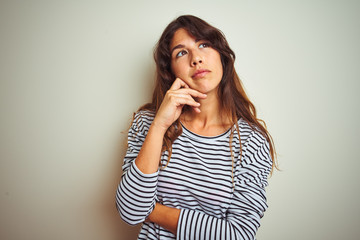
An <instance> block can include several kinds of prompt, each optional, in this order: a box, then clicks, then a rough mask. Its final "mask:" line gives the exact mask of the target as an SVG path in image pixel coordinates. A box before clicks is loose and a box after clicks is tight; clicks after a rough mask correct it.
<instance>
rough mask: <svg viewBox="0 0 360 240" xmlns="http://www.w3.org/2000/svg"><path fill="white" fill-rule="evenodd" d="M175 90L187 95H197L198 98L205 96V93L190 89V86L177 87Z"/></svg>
mask: <svg viewBox="0 0 360 240" xmlns="http://www.w3.org/2000/svg"><path fill="white" fill-rule="evenodd" d="M177 92H179V93H183V94H184V93H185V94H188V95H191V96H192V97H198V98H206V96H207V95H206V94H204V93H201V92H199V91H197V90H194V89H191V88H183V89H178V90H177Z"/></svg>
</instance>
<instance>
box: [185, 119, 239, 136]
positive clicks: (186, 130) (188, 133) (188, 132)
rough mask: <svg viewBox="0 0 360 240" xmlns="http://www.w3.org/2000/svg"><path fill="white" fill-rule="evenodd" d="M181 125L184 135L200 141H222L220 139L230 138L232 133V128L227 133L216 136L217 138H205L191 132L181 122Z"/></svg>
mask: <svg viewBox="0 0 360 240" xmlns="http://www.w3.org/2000/svg"><path fill="white" fill-rule="evenodd" d="M180 124H181V126H182V128H183V133H185V134H186V135H187V136H189V137H192V138H195V139H199V140H215V139H220V138H226V137H228V136H229V134H230V132H231V128H232V127H230V128H229V129H228V130H226V131H225V132H223V133H220V134H218V135H215V136H203V135H199V134H196V133H194V132H192V131H190V130H189V129H187V128H186V127H185V126H184V124H183V123H182V122H181V121H180Z"/></svg>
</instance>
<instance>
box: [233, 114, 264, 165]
mask: <svg viewBox="0 0 360 240" xmlns="http://www.w3.org/2000/svg"><path fill="white" fill-rule="evenodd" d="M238 125H239V130H240V138H241V144H242V151H243V155H245V156H247V157H250V156H256V157H257V158H261V159H262V160H266V161H269V160H271V159H270V146H269V142H268V140H267V139H266V137H265V136H264V134H263V133H262V132H261V131H260V130H259V129H258V128H257V127H255V126H250V125H249V123H247V122H246V121H245V120H243V119H240V120H239V121H238Z"/></svg>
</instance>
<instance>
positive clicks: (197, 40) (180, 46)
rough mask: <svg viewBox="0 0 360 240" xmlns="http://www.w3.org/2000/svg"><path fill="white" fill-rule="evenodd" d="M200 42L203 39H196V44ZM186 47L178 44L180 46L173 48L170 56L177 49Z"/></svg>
mask: <svg viewBox="0 0 360 240" xmlns="http://www.w3.org/2000/svg"><path fill="white" fill-rule="evenodd" d="M199 41H201V39H195V43H197V42H199ZM184 47H185V45H183V44H178V45H176V46H175V47H173V48H172V49H171V52H170V55H172V53H173V52H174V51H175V50H176V49H179V48H184Z"/></svg>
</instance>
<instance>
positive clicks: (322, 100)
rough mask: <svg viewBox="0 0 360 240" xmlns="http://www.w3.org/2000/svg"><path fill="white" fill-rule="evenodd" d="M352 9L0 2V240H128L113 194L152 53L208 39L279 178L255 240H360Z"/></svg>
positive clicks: (358, 28) (326, 4)
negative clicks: (190, 28)
mask: <svg viewBox="0 0 360 240" xmlns="http://www.w3.org/2000/svg"><path fill="white" fill-rule="evenodd" d="M359 12H360V3H359V1H340V0H339V1H329V0H328V1H325V0H324V1H319V0H318V1H310V0H306V1H285V0H284V1H279V0H275V1H266V0H254V1H245V0H242V1H184V0H183V1H172V0H167V1H165V0H164V1H145V0H144V1H139V0H133V1H115V0H114V1H110V0H105V1H104V0H102V1H100V0H98V1H85V0H78V1H76V0H64V1H35V0H31V1H25V0H24V1H10V0H9V1H4V0H1V1H0V122H1V125H0V154H1V155H0V208H1V209H0V228H1V229H0V239H2V240H18V239H19V240H20V239H21V240H22V239H26V240H32V239H34V240H35V239H36V240H38V239H52V240H57V239H67V240H72V239H102V240H111V239H114V240H115V239H124V240H125V239H135V238H136V235H137V231H138V228H137V227H130V226H127V225H126V224H125V223H123V222H122V221H121V220H120V217H119V216H118V213H117V211H116V208H115V203H114V199H115V191H116V187H117V184H118V182H119V180H120V175H121V164H122V158H123V156H124V153H125V144H126V131H127V128H128V126H129V123H130V121H131V117H132V113H133V112H134V111H136V110H137V108H138V107H139V106H140V105H142V104H144V103H145V102H148V101H149V100H150V97H151V93H152V86H153V80H154V69H155V68H154V62H153V59H152V51H153V47H154V45H155V43H156V41H157V40H158V38H159V37H160V34H161V32H162V31H163V29H164V28H165V27H166V25H167V24H168V23H169V22H170V21H171V20H173V19H174V18H176V17H177V16H179V15H182V14H194V15H197V16H199V17H201V18H203V19H204V20H206V21H208V22H209V23H210V24H213V25H214V26H216V27H218V28H219V29H221V30H222V31H223V32H224V33H225V35H226V36H227V39H228V41H229V43H230V46H231V47H232V49H233V50H234V51H235V53H236V56H237V58H236V69H237V71H238V74H239V76H240V78H241V79H242V80H243V83H244V85H245V88H246V90H247V92H248V94H249V96H250V97H251V99H252V101H253V102H254V103H255V105H256V106H257V109H258V112H259V116H260V117H261V118H262V119H264V120H265V121H266V122H267V125H268V128H269V130H270V132H271V134H272V135H273V137H274V140H275V143H276V147H277V151H278V153H279V159H278V160H279V163H280V168H281V169H282V171H281V172H279V171H276V172H275V173H274V174H273V176H272V178H270V180H269V182H270V186H269V187H268V188H267V192H268V194H267V196H268V204H269V209H268V211H267V212H266V213H265V216H264V218H263V219H262V226H261V227H260V229H259V232H258V236H257V238H258V239H260V240H262V239H264V240H269V239H270V240H272V239H274V240H275V239H276V240H282V239H284V240H285V239H293V240H294V239H295V240H297V239H299V240H302V239H334V240H335V239H359V238H360V207H359V202H360V193H359V183H360V178H359V173H358V170H359V167H360V163H359V160H360V158H359V141H358V139H359V136H360V127H359V123H360V111H359V110H360V107H359V103H360V95H359V93H358V92H359V90H360V47H359V45H360V17H359V16H360V14H359Z"/></svg>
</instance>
